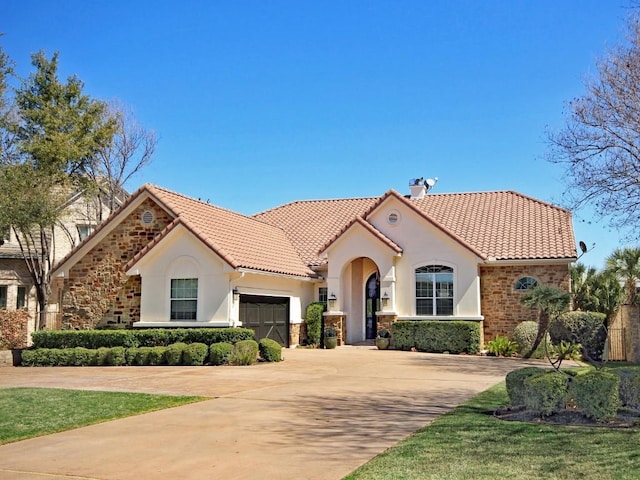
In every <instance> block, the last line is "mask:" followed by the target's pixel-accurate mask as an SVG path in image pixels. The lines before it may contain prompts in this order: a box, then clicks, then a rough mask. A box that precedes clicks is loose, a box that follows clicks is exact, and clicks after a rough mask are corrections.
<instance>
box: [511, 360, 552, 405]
mask: <svg viewBox="0 0 640 480" xmlns="http://www.w3.org/2000/svg"><path fill="white" fill-rule="evenodd" d="M544 372H546V370H545V369H544V368H539V367H524V368H519V369H518V370H513V371H512V372H509V373H508V374H507V377H506V379H505V383H506V386H507V395H509V402H510V403H511V405H513V406H514V407H515V406H520V405H524V404H525V398H526V396H527V392H526V389H525V385H524V381H525V380H526V379H527V378H529V377H532V376H535V375H541V374H543V373H544Z"/></svg>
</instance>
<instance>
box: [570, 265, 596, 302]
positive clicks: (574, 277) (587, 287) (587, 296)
mask: <svg viewBox="0 0 640 480" xmlns="http://www.w3.org/2000/svg"><path fill="white" fill-rule="evenodd" d="M597 275H598V273H597V271H596V269H595V268H593V267H587V266H586V265H584V264H583V263H576V264H575V265H572V266H571V293H572V295H573V308H574V310H582V311H585V312H587V311H596V309H595V308H594V305H595V304H597V302H598V299H597V298H596V297H594V289H595V285H594V284H595V283H597Z"/></svg>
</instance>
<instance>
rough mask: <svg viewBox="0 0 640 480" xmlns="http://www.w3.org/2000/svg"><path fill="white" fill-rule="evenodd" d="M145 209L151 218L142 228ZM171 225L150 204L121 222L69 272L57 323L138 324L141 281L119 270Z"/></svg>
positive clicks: (145, 202) (149, 201) (146, 201)
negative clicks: (151, 220)
mask: <svg viewBox="0 0 640 480" xmlns="http://www.w3.org/2000/svg"><path fill="white" fill-rule="evenodd" d="M145 210H151V211H153V212H154V214H155V221H154V223H153V224H152V225H150V226H148V227H147V226H144V225H143V224H142V223H141V221H140V216H141V214H142V212H144V211H145ZM172 220H173V219H172V217H171V216H170V215H169V214H167V213H166V212H165V211H164V210H163V209H162V208H160V207H159V206H158V205H157V204H156V203H155V202H153V201H152V200H150V199H147V200H145V201H144V202H143V203H142V204H141V205H140V206H139V207H138V208H137V209H136V210H135V211H133V212H132V213H131V214H130V215H129V216H128V217H127V218H125V219H124V220H122V222H121V223H120V224H119V225H117V226H116V228H115V229H114V230H113V231H112V232H110V233H109V234H108V235H107V236H106V237H105V238H104V239H103V240H102V241H101V242H100V243H98V244H97V245H96V246H95V247H94V248H93V249H92V250H91V251H90V252H89V253H87V254H86V255H85V256H84V257H83V258H82V260H80V261H79V262H78V263H77V264H75V265H74V266H73V267H72V268H71V270H70V271H69V276H68V278H66V279H65V282H64V291H63V296H62V311H63V322H64V323H65V324H68V325H70V326H75V327H78V328H82V327H86V326H91V327H94V326H96V325H99V324H112V325H125V326H130V325H131V324H132V323H133V322H136V321H138V320H140V295H141V289H142V283H141V279H140V277H139V276H133V277H129V276H127V275H125V272H124V268H123V267H124V265H125V264H126V263H127V262H128V261H129V260H131V258H133V256H134V255H135V254H136V253H138V252H139V251H140V250H141V249H142V248H143V247H144V246H145V245H147V244H148V243H149V242H150V241H151V240H153V239H154V238H155V237H156V236H157V235H158V233H159V232H160V231H162V230H163V229H164V228H165V227H166V226H167V225H168V224H169V223H170V222H171V221H172Z"/></svg>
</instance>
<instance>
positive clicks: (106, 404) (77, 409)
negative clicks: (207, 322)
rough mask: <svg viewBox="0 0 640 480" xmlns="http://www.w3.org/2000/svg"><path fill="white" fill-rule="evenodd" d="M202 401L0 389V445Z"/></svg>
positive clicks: (105, 393)
mask: <svg viewBox="0 0 640 480" xmlns="http://www.w3.org/2000/svg"><path fill="white" fill-rule="evenodd" d="M201 400H205V398H203V397H179V396H169V395H149V394H143V393H122V392H93V391H86V390H62V389H54V388H4V389H0V445H2V444H5V443H10V442H16V441H18V440H24V439H27V438H32V437H38V436H40V435H47V434H50V433H56V432H61V431H64V430H70V429H72V428H78V427H83V426H86V425H91V424H94V423H100V422H105V421H107V420H114V419H117V418H122V417H128V416H131V415H137V414H140V413H145V412H151V411H153V410H160V409H163V408H170V407H175V406H178V405H184V404H187V403H193V402H198V401H201Z"/></svg>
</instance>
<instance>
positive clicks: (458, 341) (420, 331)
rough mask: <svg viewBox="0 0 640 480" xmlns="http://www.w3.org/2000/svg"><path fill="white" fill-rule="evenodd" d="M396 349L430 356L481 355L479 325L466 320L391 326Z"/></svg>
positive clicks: (400, 323)
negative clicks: (447, 353) (421, 352)
mask: <svg viewBox="0 0 640 480" xmlns="http://www.w3.org/2000/svg"><path fill="white" fill-rule="evenodd" d="M391 332H392V337H393V346H394V348H396V349H398V350H410V349H411V348H415V349H416V350H420V351H423V352H431V353H443V352H449V353H478V352H479V351H480V324H479V323H477V322H464V321H440V320H434V321H432V320H420V321H409V322H407V321H400V322H395V323H393V324H392V325H391Z"/></svg>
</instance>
